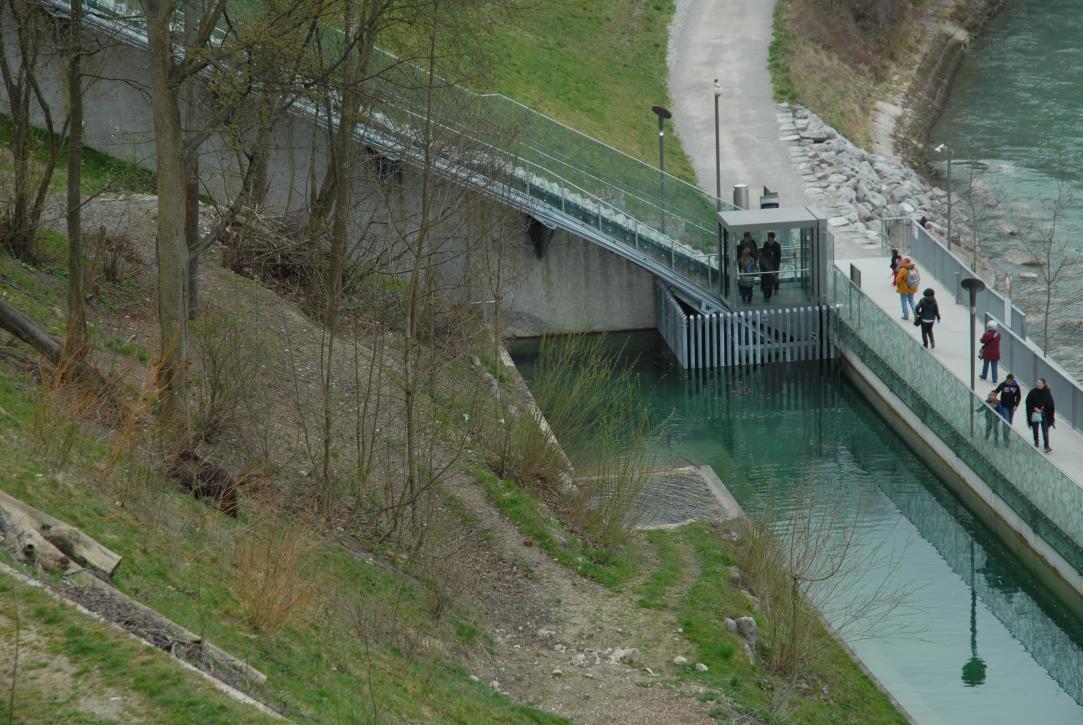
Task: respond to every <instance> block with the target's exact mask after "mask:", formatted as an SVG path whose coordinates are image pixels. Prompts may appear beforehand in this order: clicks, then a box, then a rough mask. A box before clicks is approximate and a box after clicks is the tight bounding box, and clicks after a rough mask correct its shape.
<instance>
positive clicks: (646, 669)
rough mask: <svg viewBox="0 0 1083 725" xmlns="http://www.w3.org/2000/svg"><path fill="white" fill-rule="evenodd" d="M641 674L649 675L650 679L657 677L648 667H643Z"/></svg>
mask: <svg viewBox="0 0 1083 725" xmlns="http://www.w3.org/2000/svg"><path fill="white" fill-rule="evenodd" d="M643 672H644V673H645V674H647V675H650V676H651V677H657V676H658V675H656V674H655V673H654V670H652V669H651V668H650V667H644V668H643Z"/></svg>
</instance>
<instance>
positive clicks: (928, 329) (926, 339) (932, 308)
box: [914, 287, 940, 348]
mask: <svg viewBox="0 0 1083 725" xmlns="http://www.w3.org/2000/svg"><path fill="white" fill-rule="evenodd" d="M914 320H915V321H916V322H920V323H921V344H923V345H924V346H925V347H929V346H930V345H932V346H933V348H935V347H936V340H935V339H934V338H933V323H934V322H940V305H938V304H936V292H934V291H933V289H932V288H931V287H930V288H929V289H927V290H925V292H924V293H922V297H921V301H920V302H918V306H917V307H915V308H914Z"/></svg>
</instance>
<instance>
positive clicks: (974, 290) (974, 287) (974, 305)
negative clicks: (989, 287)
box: [959, 277, 985, 392]
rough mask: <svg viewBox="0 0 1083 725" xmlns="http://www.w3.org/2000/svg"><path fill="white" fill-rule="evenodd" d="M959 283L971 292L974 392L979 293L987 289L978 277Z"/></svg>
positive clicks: (972, 388) (972, 377)
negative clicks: (976, 318) (976, 317)
mask: <svg viewBox="0 0 1083 725" xmlns="http://www.w3.org/2000/svg"><path fill="white" fill-rule="evenodd" d="M959 285H960V286H961V287H962V288H963V289H965V290H967V291H969V292H970V392H974V388H975V387H976V386H975V380H976V376H977V367H978V362H977V361H978V351H977V327H976V320H975V316H976V315H977V311H978V293H979V292H981V291H982V290H983V289H985V283H984V282H982V281H981V280H980V279H978V278H977V277H967V278H966V279H964V280H963V281H962V282H960V283H959Z"/></svg>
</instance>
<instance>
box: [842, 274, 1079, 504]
mask: <svg viewBox="0 0 1083 725" xmlns="http://www.w3.org/2000/svg"><path fill="white" fill-rule="evenodd" d="M889 262H890V260H889V259H888V258H887V257H865V258H861V259H851V260H839V261H838V262H837V263H836V264H837V265H838V267H839V268H840V269H842V270H843V271H844V272H845V273H846V274H847V275H849V272H850V264H851V263H853V264H854V266H856V267H857V268H858V269H860V270H861V280H862V281H861V289H862V291H863V292H864V293H865V294H866V295H868V296H869V298H870V299H871V300H872V301H873V302H875V303H876V304H877V305H878V306H879V307H880V308H881V309H883V310H885V311H887V313H888V315H889V316H890V317H891V318H892V319H893V320H895V321H896V322H897V323H898V324H899V326H900V327H902V328H903V329H904V330H906V333H907V334H908V335H910V336H911V337H913V338H915V339H916V340H917V341H918V342H919V343H920V342H921V328H918V327H914V323H913V322H911V321H907V320H903V319H902V308H901V307H900V305H899V295H898V294H897V293H896V292H895V286H894V285H892V284H889V282H888V277H889V271H888V263H889ZM918 270H919V271H920V272H921V289H922V290H925V289H926V288H928V287H932V288H933V290H934V291H935V292H936V301H937V304H938V305H939V306H940V316H941V318H942V319H943V322H941V323H939V324H937V325H936V326H935V327H934V328H933V333H934V334H935V335H936V349H930V350H921V351H920V352H921V354H929V355H932V356H933V357H934V358H936V359H937V360H939V361H940V362H941V363H942V364H943V365H944V367H946V368H947V369H948V370H950V371H951V373H952V374H953V375H955V377H957V378H959V380H961V381H963V383H965V384H966V385H968V386H969V385H970V308H969V307H967V306H965V305H960V304H956V303H955V295H954V293H953V292H952V291H951V288H950V287H948V286H947V285H945V284H943V283H942V282H941V281H940V280H937V279H936V278H934V277H933V276H932V275H930V274H929V273H928V272H926V271H924V270H922V269H921V266H920V265H919V266H918ZM918 299H920V294H918V295H915V296H914V301H915V303H916V302H917V300H918ZM983 331H984V328H983V327H982V322H981V320H978V330H977V333H978V334H979V335H980V334H981V333H982V332H983ZM978 372H979V373H980V372H981V367H980V363H979V367H978ZM1010 372H1011V370H1009V369H1006V368H1005V367H1004V366H1001V368H1000V370H999V376H1000V377H999V379H1000V380H1003V379H1004V376H1005V375H1007V374H1008V373H1010ZM994 387H995V386H994V385H992V384H991V383H989V382H986V381H983V380H982V379H981V378H978V379H977V387H976V391H977V393H978V394H979V395H981V396H982V397H984V396H985V395H987V394H988V393H989V391H990V390H992V389H993V388H994ZM1020 387H1022V388H1023V395H1024V396H1026V393H1027V388H1026V387H1025V386H1023V385H1022V384H1020ZM1056 399H1057V391H1056V390H1055V389H1054V390H1053V400H1054V402H1055V401H1056ZM1024 418H1025V415H1024V413H1023V408H1022V406H1020V408H1019V410H1018V411H1016V413H1015V426H1014V427H1015V430H1017V431H1018V432H1020V433H1022V434H1023V436H1024V437H1025V438H1026V439H1027V441H1028V442H1033V437H1032V435H1031V432H1030V426H1029V425H1027V423H1026V421H1025V420H1024ZM1039 440H1041V439H1040V438H1039ZM1028 444H1029V443H1028ZM1049 445H1050V446H1051V447H1052V448H1053V452H1052V453H1049V454H1048V456H1049V458H1050V460H1052V461H1053V462H1054V463H1055V464H1056V465H1057V466H1058V467H1060V469H1061V470H1062V471H1064V473H1065V474H1067V475H1068V476H1069V477H1070V478H1071V479H1072V480H1073V481H1075V482H1076V484H1077V485H1079V486H1080V487H1081V488H1083V434H1080V432H1079V431H1078V430H1076V429H1075V428H1073V427H1072V426H1071V424H1070V423H1068V422H1067V421H1066V420H1064V418H1062V417H1060V416H1058V420H1057V427H1056V428H1052V429H1050V431H1049Z"/></svg>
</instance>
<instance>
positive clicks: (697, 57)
mask: <svg viewBox="0 0 1083 725" xmlns="http://www.w3.org/2000/svg"><path fill="white" fill-rule="evenodd" d="M774 8H775V3H774V0H677V12H676V15H675V16H674V21H673V25H672V27H671V28H670V36H669V92H670V95H671V96H672V98H673V108H672V111H673V122H674V123H675V124H676V127H677V133H678V135H679V136H680V138H681V143H682V144H683V145H684V149H685V151H687V152H688V155H689V156H690V157H691V159H692V166H693V168H694V169H695V171H696V178H697V179H699V184H700V186H701V187H702V188H704V189H706V190H708V192H710V193H712V194H713V193H714V191H715V139H714V79H715V78H718V79H719V80H720V81H721V85H722V95H721V97H720V99H719V104H718V105H719V128H720V130H721V133H720V146H721V149H722V198H723V199H724V200H726V201H730V200H731V198H732V195H733V185H734V184H736V183H738V182H740V183H745V184H748V185H749V187H750V190H751V194H750V196H751V199H750V201H751V203H752V207H753V208H758V207H759V197H760V192H762V191H763V187H764V186H765V185H766V186H768V187H769V188H770V189H771V190H772V191H777V192H779V193H780V194H781V195H782V205H783V206H804V205H806V204H808V203H809V200H808V199H807V198H806V196H805V194H804V191H803V187H804V184H803V182H802V180H801V175H800V174H799V173H798V172H797V169H796V167H795V165H794V162H793V160H792V158H791V149H792V147H791V145H790V144H789V143H787V142H786V141H783V140H782V135H783V134H782V131H781V130H780V128H779V123H780V120H788V122H790V123H792V121H793V118H792V115H791V114H790V112H789V111H788V110H787V109H785V107H781V108H780V107H779V105H778V104H776V103H775V102H774V99H773V96H772V90H771V75H770V73H769V72H768V70H767V47H768V46H769V45H770V43H771V22H772V15H773V13H774Z"/></svg>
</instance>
